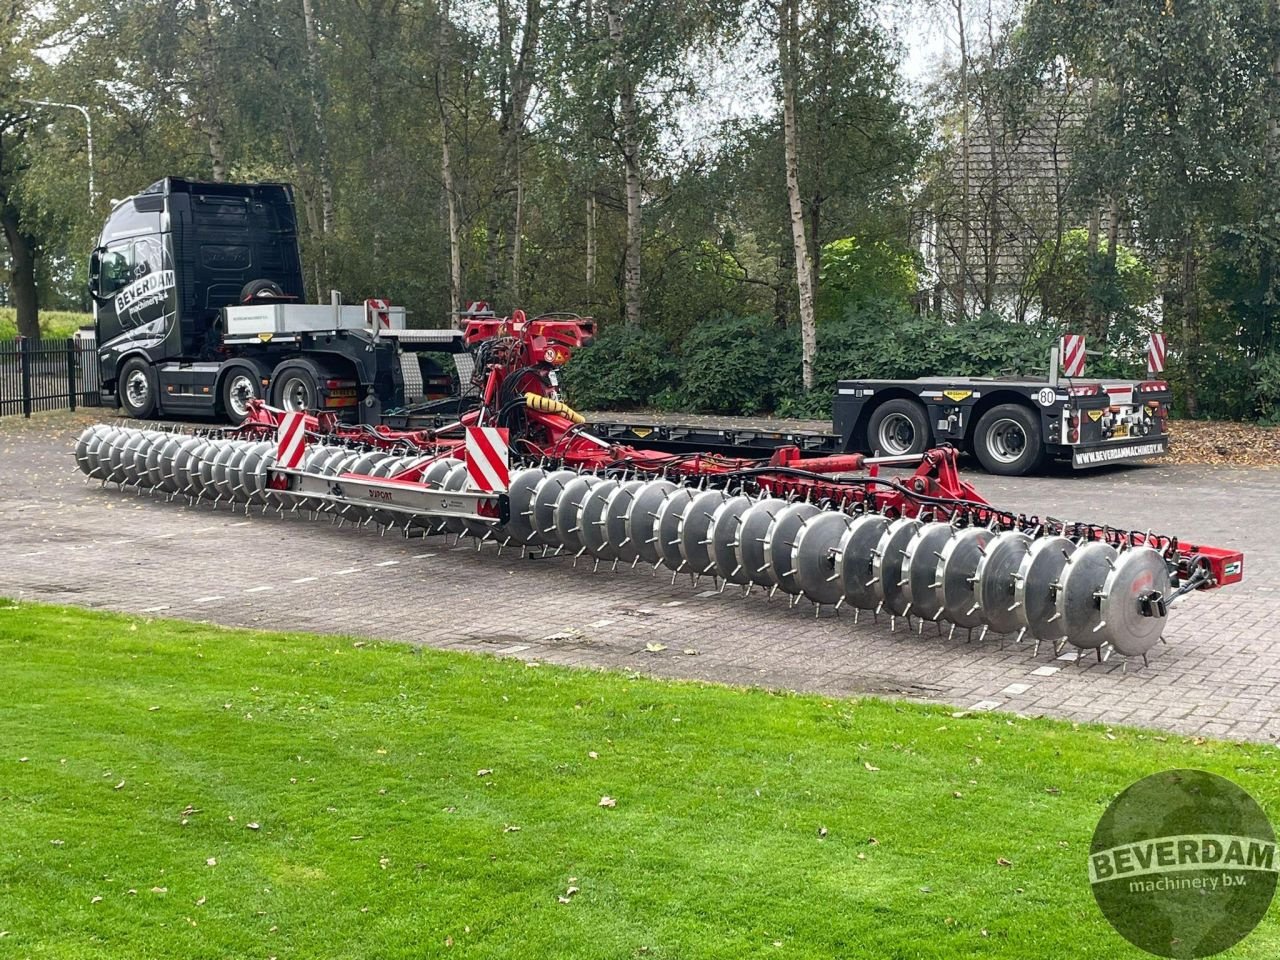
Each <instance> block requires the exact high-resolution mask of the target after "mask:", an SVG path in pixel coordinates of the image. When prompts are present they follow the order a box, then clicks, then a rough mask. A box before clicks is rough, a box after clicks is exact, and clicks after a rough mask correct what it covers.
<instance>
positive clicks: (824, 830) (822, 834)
mask: <svg viewBox="0 0 1280 960" xmlns="http://www.w3.org/2000/svg"><path fill="white" fill-rule="evenodd" d="M826 835H827V828H826V827H819V828H818V836H819V837H825V836H826Z"/></svg>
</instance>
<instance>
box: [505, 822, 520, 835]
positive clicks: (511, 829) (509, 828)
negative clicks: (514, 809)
mask: <svg viewBox="0 0 1280 960" xmlns="http://www.w3.org/2000/svg"><path fill="white" fill-rule="evenodd" d="M502 832H503V833H519V832H520V828H519V827H517V826H516V825H515V824H513V823H512V824H508V825H507V826H505V827H503V828H502Z"/></svg>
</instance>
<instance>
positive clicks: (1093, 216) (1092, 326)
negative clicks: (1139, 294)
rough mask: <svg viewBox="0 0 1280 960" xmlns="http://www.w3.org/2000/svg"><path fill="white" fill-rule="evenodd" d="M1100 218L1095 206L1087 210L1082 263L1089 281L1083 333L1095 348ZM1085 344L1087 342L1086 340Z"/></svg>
mask: <svg viewBox="0 0 1280 960" xmlns="http://www.w3.org/2000/svg"><path fill="white" fill-rule="evenodd" d="M1101 229H1102V228H1101V216H1100V214H1099V212H1098V207H1097V204H1094V205H1093V206H1091V207H1090V208H1089V225H1088V232H1087V234H1086V239H1085V249H1084V263H1085V275H1086V276H1087V277H1088V279H1089V286H1088V287H1087V290H1088V295H1087V296H1086V298H1085V302H1086V304H1087V307H1086V309H1085V317H1084V332H1085V336H1086V337H1087V338H1088V340H1092V341H1093V342H1094V346H1095V348H1096V347H1097V345H1098V337H1099V336H1100V335H1101V330H1100V329H1099V328H1100V327H1101V321H1100V319H1099V314H1100V311H1099V310H1098V281H1099V279H1100V277H1099V276H1098V234H1099V233H1100V232H1101ZM1086 342H1088V341H1087V340H1086Z"/></svg>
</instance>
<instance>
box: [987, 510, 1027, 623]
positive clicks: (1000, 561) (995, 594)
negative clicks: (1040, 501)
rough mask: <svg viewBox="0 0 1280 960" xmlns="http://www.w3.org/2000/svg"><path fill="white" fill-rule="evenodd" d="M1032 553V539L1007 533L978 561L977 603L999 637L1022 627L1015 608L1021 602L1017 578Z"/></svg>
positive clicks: (1000, 535)
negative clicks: (1016, 590) (1028, 552)
mask: <svg viewBox="0 0 1280 960" xmlns="http://www.w3.org/2000/svg"><path fill="white" fill-rule="evenodd" d="M1030 549H1031V538H1030V537H1029V536H1027V535H1026V534H1025V533H1022V532H1021V531H1019V530H1006V531H1005V532H1004V533H1001V534H997V535H996V537H995V539H993V540H992V541H991V542H990V543H989V544H987V550H986V553H984V554H983V555H982V559H981V560H979V561H978V569H977V571H975V576H976V577H977V578H978V579H977V582H976V583H975V584H974V585H973V599H974V601H975V602H976V603H977V604H978V605H979V611H978V612H979V613H981V614H982V618H983V619H984V620H986V621H987V626H989V627H990V628H991V629H992V630H994V631H995V632H996V633H1013V632H1014V631H1015V630H1017V629H1018V628H1019V627H1021V626H1022V621H1021V620H1020V619H1019V617H1018V608H1017V607H1015V606H1014V604H1016V603H1017V602H1018V601H1017V598H1016V597H1015V596H1014V586H1015V583H1016V581H1015V580H1014V577H1015V575H1016V574H1017V572H1018V568H1019V567H1020V566H1021V565H1022V558H1023V557H1025V556H1026V555H1027V551H1028V550H1030Z"/></svg>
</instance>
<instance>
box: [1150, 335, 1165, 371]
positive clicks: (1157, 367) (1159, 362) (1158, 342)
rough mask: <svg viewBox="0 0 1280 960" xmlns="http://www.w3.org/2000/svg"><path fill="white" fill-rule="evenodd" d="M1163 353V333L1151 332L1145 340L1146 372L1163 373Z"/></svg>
mask: <svg viewBox="0 0 1280 960" xmlns="http://www.w3.org/2000/svg"><path fill="white" fill-rule="evenodd" d="M1164 354H1165V342H1164V334H1163V333H1153V334H1151V339H1150V340H1148V341H1147V373H1164Z"/></svg>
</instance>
